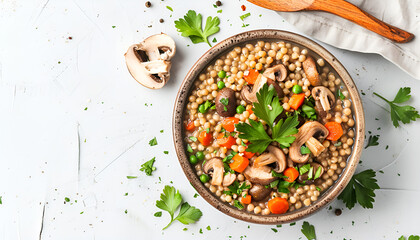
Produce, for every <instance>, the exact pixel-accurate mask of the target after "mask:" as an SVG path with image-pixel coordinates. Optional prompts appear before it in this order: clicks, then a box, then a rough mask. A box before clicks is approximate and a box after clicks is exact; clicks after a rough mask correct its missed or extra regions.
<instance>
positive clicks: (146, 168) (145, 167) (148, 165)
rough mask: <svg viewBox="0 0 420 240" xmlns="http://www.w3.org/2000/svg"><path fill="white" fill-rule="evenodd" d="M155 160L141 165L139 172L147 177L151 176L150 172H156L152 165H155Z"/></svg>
mask: <svg viewBox="0 0 420 240" xmlns="http://www.w3.org/2000/svg"><path fill="white" fill-rule="evenodd" d="M155 161H156V158H155V157H154V158H152V159H150V160H149V161H147V162H145V163H143V164H142V165H141V168H140V171H142V172H145V173H146V175H147V176H152V172H153V171H155V170H156V168H155V167H153V164H154V163H155Z"/></svg>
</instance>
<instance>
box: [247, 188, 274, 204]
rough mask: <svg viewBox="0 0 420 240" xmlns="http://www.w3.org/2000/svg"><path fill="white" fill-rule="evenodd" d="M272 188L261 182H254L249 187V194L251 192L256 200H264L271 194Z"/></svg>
mask: <svg viewBox="0 0 420 240" xmlns="http://www.w3.org/2000/svg"><path fill="white" fill-rule="evenodd" d="M270 192H271V188H266V187H265V186H263V185H261V184H254V185H253V186H252V187H251V188H250V189H249V192H248V193H249V194H251V196H252V199H253V200H254V201H262V200H264V199H265V198H266V197H267V196H268V195H270Z"/></svg>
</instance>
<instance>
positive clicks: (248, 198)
mask: <svg viewBox="0 0 420 240" xmlns="http://www.w3.org/2000/svg"><path fill="white" fill-rule="evenodd" d="M251 200H252V198H251V195H249V194H247V195H246V196H245V197H242V198H241V202H242V203H243V204H250V203H251Z"/></svg>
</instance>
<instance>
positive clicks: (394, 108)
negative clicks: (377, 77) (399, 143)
mask: <svg viewBox="0 0 420 240" xmlns="http://www.w3.org/2000/svg"><path fill="white" fill-rule="evenodd" d="M410 92H411V88H409V87H405V88H400V90H399V91H398V93H397V95H396V96H395V98H394V100H393V101H389V100H387V99H386V98H384V97H382V96H381V95H379V94H378V93H376V92H374V93H373V94H374V95H376V96H378V97H380V98H381V99H382V100H384V101H385V102H387V103H388V104H389V106H390V108H391V120H392V124H393V125H394V127H399V126H400V124H399V121H401V122H402V123H403V124H407V123H410V121H416V119H417V118H420V114H419V112H418V111H417V110H416V109H415V108H414V107H412V106H409V105H405V106H399V105H397V103H403V102H406V101H408V100H409V99H410V98H411V95H410Z"/></svg>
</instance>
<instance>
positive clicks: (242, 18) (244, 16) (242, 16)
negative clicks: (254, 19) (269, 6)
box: [239, 13, 251, 21]
mask: <svg viewBox="0 0 420 240" xmlns="http://www.w3.org/2000/svg"><path fill="white" fill-rule="evenodd" d="M249 16H251V13H245V14H243V15H241V16H239V18H240V19H241V20H242V21H243V20H244V19H245V18H247V17H249Z"/></svg>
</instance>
